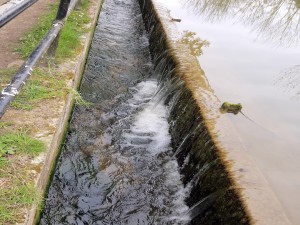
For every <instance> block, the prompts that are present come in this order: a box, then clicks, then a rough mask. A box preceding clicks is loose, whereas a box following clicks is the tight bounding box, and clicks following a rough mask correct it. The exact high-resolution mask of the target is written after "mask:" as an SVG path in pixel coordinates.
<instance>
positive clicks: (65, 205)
mask: <svg viewBox="0 0 300 225" xmlns="http://www.w3.org/2000/svg"><path fill="white" fill-rule="evenodd" d="M148 45H149V43H148V37H147V33H146V31H145V29H144V24H143V21H142V16H141V12H140V9H139V6H138V3H137V1H136V0H106V1H104V4H103V8H102V12H101V15H100V18H99V22H98V26H97V27H96V31H95V36H94V39H93V42H92V47H91V50H90V54H89V57H88V63H87V66H86V70H85V73H84V77H83V81H82V85H81V89H80V93H81V94H82V96H83V98H84V99H85V100H86V101H88V102H91V105H90V106H76V108H75V110H74V113H73V115H72V120H71V123H70V128H69V131H68V135H67V137H66V141H65V144H64V146H63V150H62V153H61V156H60V158H59V160H58V164H57V168H56V171H55V173H54V177H53V181H52V183H51V186H50V189H49V193H48V196H47V198H46V201H45V208H44V210H43V213H42V218H41V221H40V224H52V225H54V224H78V225H79V224H99V225H100V224H101V225H102V224H132V225H134V224H188V222H189V217H188V216H187V213H185V212H187V211H188V207H187V206H186V205H185V202H184V199H185V197H186V195H187V194H188V190H187V188H186V189H185V188H184V187H183V184H182V183H181V181H180V175H179V172H178V171H179V168H178V164H177V161H176V159H175V157H174V153H173V151H172V149H171V147H170V141H171V137H170V135H169V133H168V130H169V125H168V122H167V118H168V108H167V107H166V106H164V104H163V103H162V102H161V101H159V100H158V99H160V98H159V97H158V96H156V95H155V93H156V92H157V88H158V83H157V80H156V79H155V74H154V72H153V69H152V64H151V59H150V52H149V48H148Z"/></svg>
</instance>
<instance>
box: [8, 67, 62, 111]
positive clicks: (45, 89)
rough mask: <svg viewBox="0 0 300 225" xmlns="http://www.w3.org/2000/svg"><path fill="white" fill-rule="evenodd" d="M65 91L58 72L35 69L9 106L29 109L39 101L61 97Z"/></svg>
mask: <svg viewBox="0 0 300 225" xmlns="http://www.w3.org/2000/svg"><path fill="white" fill-rule="evenodd" d="M65 93H67V89H66V88H65V78H63V77H62V76H61V75H60V74H53V73H52V72H51V70H50V71H48V70H47V69H41V68H39V69H36V70H35V71H34V72H33V74H32V77H31V79H30V80H29V81H28V83H27V84H25V86H24V88H23V89H22V91H21V92H20V94H19V95H17V97H16V98H15V100H14V101H13V102H12V104H11V106H12V107H14V108H16V109H22V110H31V109H33V108H34V107H35V106H36V105H37V104H38V103H39V102H40V101H42V100H46V99H51V98H55V97H61V96H63V95H64V94H65Z"/></svg>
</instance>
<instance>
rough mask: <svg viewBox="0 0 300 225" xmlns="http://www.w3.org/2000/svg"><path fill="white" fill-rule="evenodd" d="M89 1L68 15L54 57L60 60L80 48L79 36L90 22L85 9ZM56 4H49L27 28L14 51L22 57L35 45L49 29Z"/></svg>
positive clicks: (70, 55) (28, 53)
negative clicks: (33, 24) (31, 25)
mask: <svg viewBox="0 0 300 225" xmlns="http://www.w3.org/2000/svg"><path fill="white" fill-rule="evenodd" d="M88 6H89V1H88V0H86V1H84V2H83V4H82V5H81V6H80V7H79V9H75V10H74V11H73V12H72V13H71V14H70V16H69V17H68V19H67V21H66V23H65V25H64V27H63V29H62V32H61V34H60V38H59V43H58V48H57V52H56V57H57V59H58V60H60V61H62V60H64V59H66V58H70V57H73V56H74V55H76V52H77V51H78V50H79V49H80V36H81V35H82V34H83V33H84V32H86V31H87V29H86V28H85V27H86V24H87V23H89V22H90V18H89V16H88V13H87V10H88ZM57 8H58V6H57V4H53V5H50V6H49V12H48V13H47V14H45V15H44V16H43V17H42V18H41V19H40V20H39V21H38V23H37V25H36V26H35V27H34V28H32V29H31V30H29V31H28V32H27V33H26V35H25V36H24V37H23V38H22V39H21V42H20V44H19V46H18V47H17V48H16V51H17V52H18V53H19V54H20V55H21V57H22V58H27V57H28V56H29V55H30V54H31V53H32V51H33V50H34V49H35V48H36V47H37V45H38V44H39V42H40V41H41V40H42V39H43V37H44V36H45V35H46V33H47V32H48V31H49V29H50V27H51V24H52V22H53V20H54V19H55V16H56V12H57Z"/></svg>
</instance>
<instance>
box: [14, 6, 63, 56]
mask: <svg viewBox="0 0 300 225" xmlns="http://www.w3.org/2000/svg"><path fill="white" fill-rule="evenodd" d="M57 7H58V6H57V4H52V5H49V9H50V10H49V12H48V13H46V14H45V15H44V16H43V17H41V18H40V20H39V21H38V23H37V25H36V26H35V27H33V28H32V29H30V30H29V31H28V32H27V33H26V34H25V36H24V37H23V38H22V39H21V41H20V44H19V46H18V47H17V48H16V51H17V52H18V53H20V55H21V57H22V58H24V59H25V58H27V57H28V56H29V55H30V54H31V53H32V51H33V50H34V49H35V48H36V46H37V45H38V44H39V42H40V41H41V40H42V39H43V37H44V36H45V35H46V34H47V32H48V31H49V29H50V27H51V25H52V22H53V20H54V18H55V15H56V12H57Z"/></svg>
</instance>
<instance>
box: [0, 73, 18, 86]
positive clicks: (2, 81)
mask: <svg viewBox="0 0 300 225" xmlns="http://www.w3.org/2000/svg"><path fill="white" fill-rule="evenodd" d="M17 70H18V69H17V68H7V69H0V91H2V89H3V88H4V87H5V86H6V85H7V84H8V83H9V81H10V80H11V78H12V76H13V75H14V74H15V73H16V72H17Z"/></svg>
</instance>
